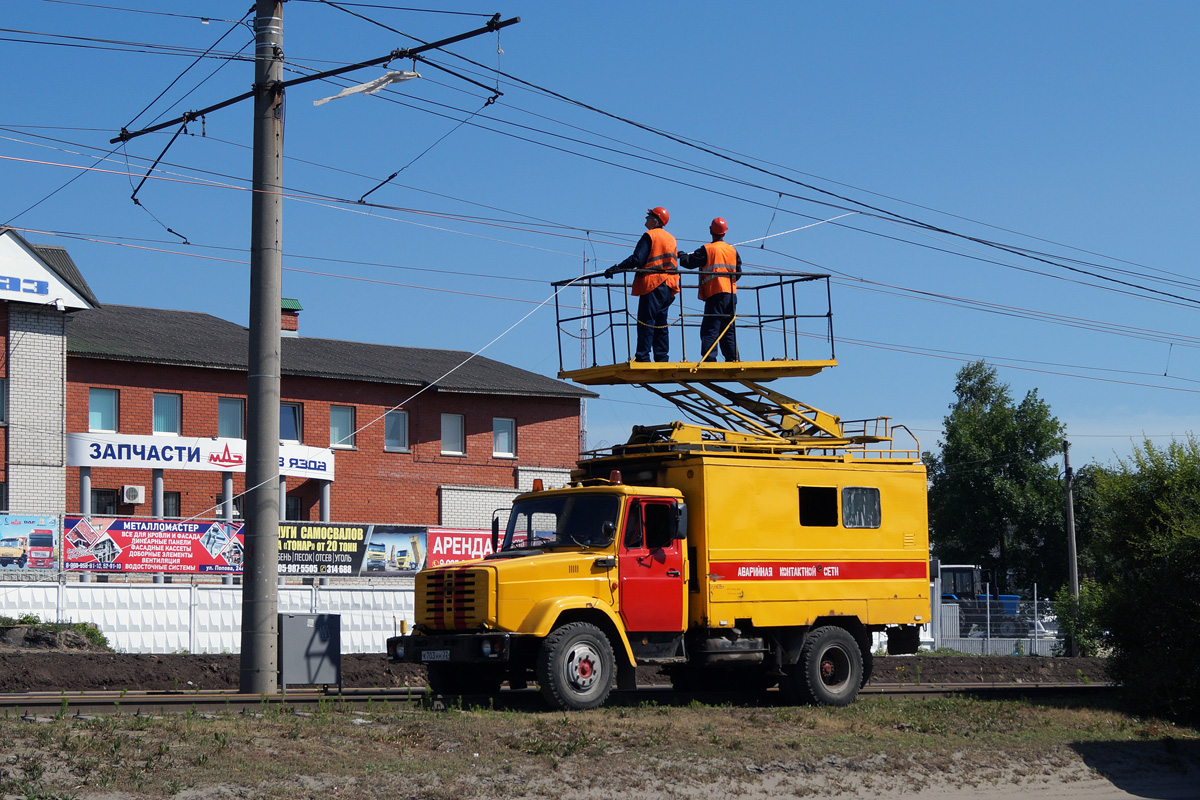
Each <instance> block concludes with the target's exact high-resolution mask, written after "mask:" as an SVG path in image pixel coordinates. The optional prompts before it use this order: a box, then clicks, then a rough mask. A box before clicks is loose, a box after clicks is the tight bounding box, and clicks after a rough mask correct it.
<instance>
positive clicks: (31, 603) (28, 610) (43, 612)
mask: <svg viewBox="0 0 1200 800" xmlns="http://www.w3.org/2000/svg"><path fill="white" fill-rule="evenodd" d="M58 590H59V585H58V584H57V583H46V582H39V583H3V584H0V614H3V615H4V616H6V617H12V618H13V619H17V618H20V617H22V616H24V615H25V614H33V615H34V616H36V617H37V618H38V619H41V620H56V619H58Z"/></svg>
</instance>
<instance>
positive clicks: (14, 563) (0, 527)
mask: <svg viewBox="0 0 1200 800" xmlns="http://www.w3.org/2000/svg"><path fill="white" fill-rule="evenodd" d="M57 567H58V517H33V516H30V517H26V516H20V515H18V514H0V569H2V570H5V571H7V570H27V569H56V568H57Z"/></svg>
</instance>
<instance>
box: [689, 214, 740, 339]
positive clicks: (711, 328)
mask: <svg viewBox="0 0 1200 800" xmlns="http://www.w3.org/2000/svg"><path fill="white" fill-rule="evenodd" d="M728 230H729V225H727V224H726V223H725V220H723V219H722V218H721V217H717V218H716V219H714V220H713V221H712V222H711V223H710V224H709V226H708V232H709V234H711V235H712V242H711V243H710V244H706V245H703V246H702V247H699V248H697V249H696V251H695V252H694V253H690V254H689V253H683V252H680V253H679V254H678V256H677V257H678V259H679V264H680V266H682V267H684V268H686V269H698V270H700V299H701V300H703V301H704V320H703V321H702V322H701V323H700V354H701V358H702V359H703V360H705V361H716V360H717V354H716V353H714V352H713V351H714V350H715V349H716V347H714V345H717V344H719V346H720V348H721V355H723V356H725V360H726V361H737V360H738V352H737V334H736V333H735V331H734V322H733V321H734V319H735V317H736V314H737V279H738V278H739V277H741V274H742V257H741V256H740V255H738V251H737V250H735V249H734V247H733V245H731V244H726V243H725V233H726V232H727V231H728Z"/></svg>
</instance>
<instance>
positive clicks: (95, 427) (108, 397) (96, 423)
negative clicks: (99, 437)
mask: <svg viewBox="0 0 1200 800" xmlns="http://www.w3.org/2000/svg"><path fill="white" fill-rule="evenodd" d="M88 430H89V431H101V432H107V433H116V431H117V390H116V389H89V390H88Z"/></svg>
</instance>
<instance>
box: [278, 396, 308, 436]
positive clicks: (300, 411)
mask: <svg viewBox="0 0 1200 800" xmlns="http://www.w3.org/2000/svg"><path fill="white" fill-rule="evenodd" d="M284 409H294V411H295V415H294V418H295V420H296V438H295V439H285V438H284V436H283V415H284V413H285V412H284ZM279 441H281V442H294V443H296V444H300V443H301V442H303V441H304V404H303V403H288V402H283V403H280V404H279Z"/></svg>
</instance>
